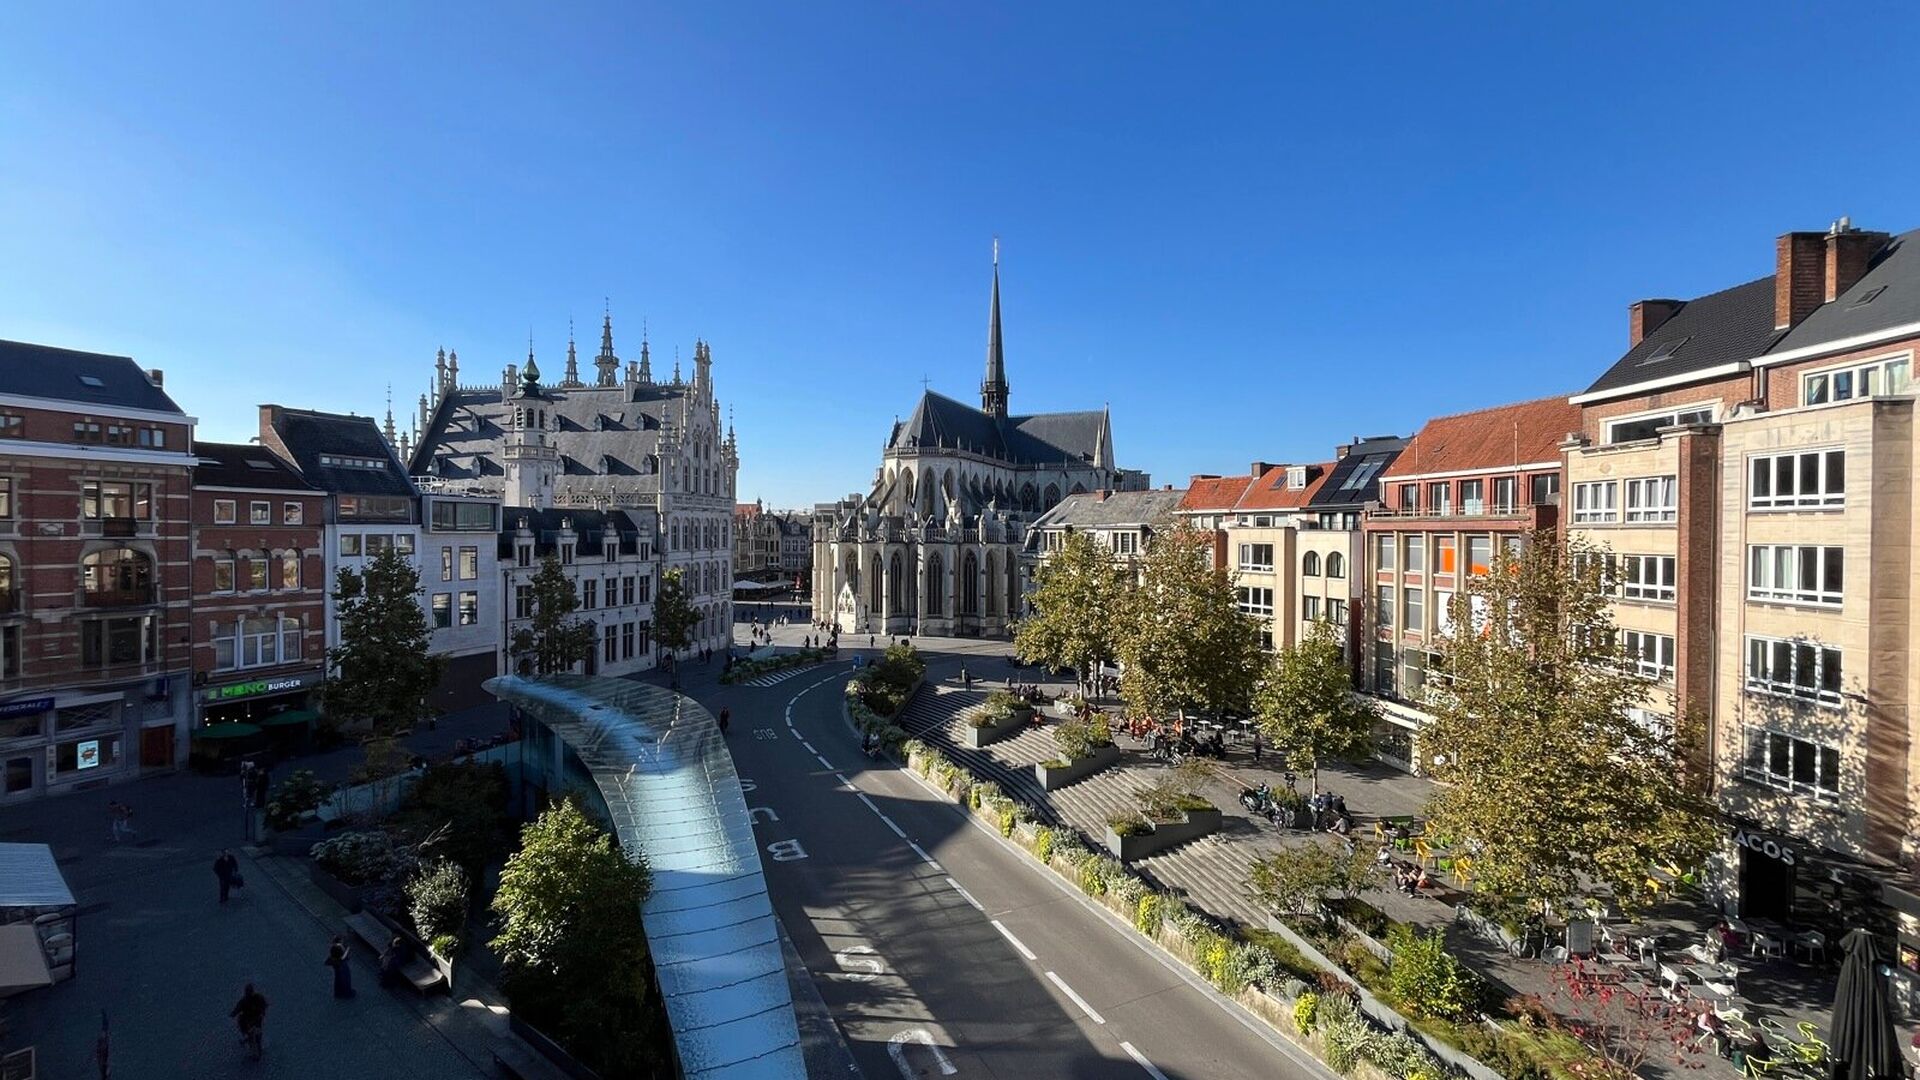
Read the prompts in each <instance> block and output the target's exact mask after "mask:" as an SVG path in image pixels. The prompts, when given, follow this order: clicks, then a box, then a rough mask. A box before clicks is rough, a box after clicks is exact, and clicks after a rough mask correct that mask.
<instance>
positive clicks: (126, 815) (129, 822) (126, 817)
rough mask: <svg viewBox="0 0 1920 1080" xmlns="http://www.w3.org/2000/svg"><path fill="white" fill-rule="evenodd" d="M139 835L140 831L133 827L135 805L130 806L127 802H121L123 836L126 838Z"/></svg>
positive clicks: (121, 833) (121, 830)
mask: <svg viewBox="0 0 1920 1080" xmlns="http://www.w3.org/2000/svg"><path fill="white" fill-rule="evenodd" d="M139 835H140V833H139V831H138V830H136V829H135V828H134V827H133V807H131V806H129V805H128V804H126V803H121V804H120V836H121V838H122V839H126V838H130V837H135V836H139Z"/></svg>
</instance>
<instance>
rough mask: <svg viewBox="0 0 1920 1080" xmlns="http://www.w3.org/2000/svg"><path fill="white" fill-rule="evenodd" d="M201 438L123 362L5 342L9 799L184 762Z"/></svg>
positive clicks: (2, 440)
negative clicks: (191, 554) (195, 446)
mask: <svg viewBox="0 0 1920 1080" xmlns="http://www.w3.org/2000/svg"><path fill="white" fill-rule="evenodd" d="M193 425H194V420H193V418H192V417H189V416H187V415H186V414H185V413H183V412H182V411H181V410H180V407H179V406H178V405H176V404H174V402H173V399H172V398H170V397H168V396H167V393H166V391H165V389H163V388H162V385H161V376H160V373H159V372H158V371H152V372H148V371H142V370H141V369H140V368H139V367H138V366H136V365H135V364H134V362H133V361H132V360H131V359H128V358H127V357H124V356H103V355H99V354H95V353H85V352H76V351H73V350H68V349H56V348H52V347H49V346H44V345H30V344H24V343H20V342H0V695H3V696H0V802H4V801H9V800H18V799H27V798H33V797H37V796H41V795H46V794H52V793H57V792H59V791H62V790H71V789H73V788H75V787H82V786H85V787H91V786H94V785H95V784H97V783H104V782H111V781H115V780H123V779H129V778H132V777H134V776H137V775H139V774H141V773H144V772H150V771H155V770H165V769H171V768H174V767H176V766H178V765H179V764H180V763H181V762H183V761H184V760H185V759H186V753H187V722H188V717H189V715H190V709H189V702H188V693H187V690H188V686H187V683H188V671H189V652H190V643H191V627H190V625H189V619H188V611H189V606H190V603H191V595H192V581H191V577H190V574H189V572H188V571H189V565H190V564H189V558H188V548H189V544H190V536H191V530H192V498H191V490H192V475H191V474H192V466H193V455H192V453H191V449H190V448H191V446H192V442H193Z"/></svg>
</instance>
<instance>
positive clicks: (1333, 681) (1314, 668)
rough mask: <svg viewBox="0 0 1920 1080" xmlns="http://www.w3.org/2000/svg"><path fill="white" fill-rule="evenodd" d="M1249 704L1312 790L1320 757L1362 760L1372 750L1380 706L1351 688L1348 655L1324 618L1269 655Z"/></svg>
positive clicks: (1316, 786)
mask: <svg viewBox="0 0 1920 1080" xmlns="http://www.w3.org/2000/svg"><path fill="white" fill-rule="evenodd" d="M1253 707H1254V716H1255V717H1256V718H1257V719H1258V720H1259V722H1260V730H1262V731H1263V732H1265V733H1266V735H1267V738H1268V739H1270V740H1271V741H1272V742H1273V745H1274V747H1275V748H1276V749H1277V750H1279V751H1280V753H1282V754H1283V755H1285V757H1286V760H1287V765H1288V766H1289V767H1290V768H1295V769H1306V770H1308V772H1309V773H1310V774H1311V775H1312V777H1313V790H1315V791H1319V790H1320V762H1321V761H1323V760H1327V759H1333V760H1349V761H1351V760H1360V759H1364V758H1365V757H1366V756H1367V755H1368V754H1370V753H1372V752H1373V725H1374V723H1375V722H1376V721H1377V720H1378V719H1379V716H1380V710H1379V709H1378V708H1377V707H1376V706H1375V705H1374V704H1373V703H1372V702H1371V701H1370V700H1368V699H1366V698H1363V697H1361V696H1359V695H1358V694H1355V693H1354V692H1353V676H1352V675H1351V674H1350V672H1349V670H1348V668H1347V659H1346V657H1345V656H1344V655H1343V654H1342V653H1341V651H1340V643H1339V642H1338V641H1337V640H1335V638H1334V636H1333V628H1332V627H1331V626H1329V625H1328V624H1327V623H1325V622H1317V623H1315V624H1314V626H1313V631H1312V632H1311V633H1309V634H1308V635H1307V638H1306V640H1305V641H1302V642H1300V643H1299V644H1297V645H1292V646H1289V647H1287V648H1286V649H1284V650H1282V651H1281V653H1280V655H1278V656H1276V657H1274V658H1273V663H1272V664H1271V665H1270V666H1269V668H1268V670H1267V677H1266V679H1265V681H1264V682H1262V683H1261V685H1260V689H1259V691H1258V692H1257V693H1256V694H1255V695H1254V706H1253Z"/></svg>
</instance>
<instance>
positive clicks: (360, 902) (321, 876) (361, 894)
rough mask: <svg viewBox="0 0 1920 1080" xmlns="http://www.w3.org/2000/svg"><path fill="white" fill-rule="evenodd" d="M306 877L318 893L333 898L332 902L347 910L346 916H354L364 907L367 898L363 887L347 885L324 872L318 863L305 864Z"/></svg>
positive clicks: (365, 888) (365, 889)
mask: <svg viewBox="0 0 1920 1080" xmlns="http://www.w3.org/2000/svg"><path fill="white" fill-rule="evenodd" d="M307 876H308V877H309V878H311V879H312V880H313V883H314V884H315V885H318V886H319V887H320V891H321V892H323V893H326V894H327V895H328V896H330V897H332V898H333V902H334V903H336V904H339V905H340V906H341V907H343V908H346V909H347V914H349V915H356V914H358V913H359V912H360V909H361V907H363V906H364V904H365V901H366V896H367V887H366V886H365V885H349V884H347V883H346V882H344V881H341V880H340V879H339V878H337V877H334V876H333V875H332V874H329V873H327V872H326V871H325V870H322V869H320V864H319V863H314V862H310V863H308V864H307Z"/></svg>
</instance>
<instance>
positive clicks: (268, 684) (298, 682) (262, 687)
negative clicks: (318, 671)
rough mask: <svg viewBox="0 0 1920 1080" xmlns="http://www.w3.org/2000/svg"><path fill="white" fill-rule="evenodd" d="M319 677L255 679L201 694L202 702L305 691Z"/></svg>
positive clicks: (290, 676) (204, 691)
mask: <svg viewBox="0 0 1920 1080" xmlns="http://www.w3.org/2000/svg"><path fill="white" fill-rule="evenodd" d="M317 679H318V676H316V675H312V674H307V675H289V676H287V677H285V678H280V679H255V680H253V681H252V682H243V683H234V684H232V685H230V686H216V687H213V688H211V689H208V690H203V691H201V692H200V700H202V701H206V702H216V701H235V700H238V699H240V698H250V697H259V696H261V695H262V694H280V693H285V692H286V691H288V690H304V689H306V688H307V687H309V686H312V685H313V684H314V682H315V681H317Z"/></svg>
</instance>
